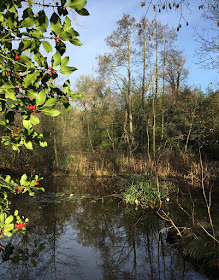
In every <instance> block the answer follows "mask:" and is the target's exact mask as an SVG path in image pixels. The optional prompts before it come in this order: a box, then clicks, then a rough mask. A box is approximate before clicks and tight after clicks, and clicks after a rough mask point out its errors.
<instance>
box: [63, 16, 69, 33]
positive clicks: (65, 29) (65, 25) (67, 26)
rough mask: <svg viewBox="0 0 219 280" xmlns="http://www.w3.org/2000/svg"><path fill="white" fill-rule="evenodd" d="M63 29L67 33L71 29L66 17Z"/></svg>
mask: <svg viewBox="0 0 219 280" xmlns="http://www.w3.org/2000/svg"><path fill="white" fill-rule="evenodd" d="M63 27H64V31H67V30H68V29H69V28H70V27H71V20H70V19H69V18H68V17H66V18H65V20H64V24H63Z"/></svg>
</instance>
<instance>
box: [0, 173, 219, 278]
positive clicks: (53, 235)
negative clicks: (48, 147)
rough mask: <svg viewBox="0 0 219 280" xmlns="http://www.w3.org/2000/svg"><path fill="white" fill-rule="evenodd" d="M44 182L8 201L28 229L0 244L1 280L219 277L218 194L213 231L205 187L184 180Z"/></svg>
mask: <svg viewBox="0 0 219 280" xmlns="http://www.w3.org/2000/svg"><path fill="white" fill-rule="evenodd" d="M157 179H158V181H157ZM41 184H42V186H43V187H44V188H45V190H46V191H45V193H38V194H37V195H36V196H35V197H29V196H28V195H26V194H22V195H19V196H17V197H15V198H12V201H11V202H12V203H11V211H12V212H13V211H14V210H15V209H19V212H20V213H22V215H24V217H28V218H29V223H28V224H27V231H26V233H25V234H24V235H23V234H22V233H20V234H18V235H13V236H12V237H4V236H3V238H2V239H1V248H0V254H1V264H0V267H1V279H2V280H4V279H5V280H10V279H25V280H28V279H34V280H37V279H40V280H42V279H51V280H53V279H54V280H55V279H66V280H68V279H69V280H74V279H75V280H78V279H82V280H92V279H94V280H98V279H100V280H101V279H104V280H116V279H124V280H129V279H130V280H131V279H136V280H140V279H151V280H156V279H159V280H170V279H177V280H178V279H182V280H183V279H184V280H190V279H191V280H194V279H197V280H202V279H203V280H204V279H219V278H217V275H218V274H217V273H218V271H219V259H218V256H219V246H218V242H217V240H218V233H219V217H218V215H217V208H218V195H219V193H217V192H216V190H215V191H213V192H212V193H211V208H210V210H211V212H210V213H211V216H210V217H211V219H212V221H213V228H212V227H211V223H210V222H209V215H208V214H209V211H208V209H207V208H206V201H205V199H203V190H202V188H198V189H194V188H193V189H192V188H191V187H188V186H186V185H184V186H183V183H182V182H181V183H179V182H172V181H164V180H161V179H160V178H153V179H150V178H149V177H148V176H147V175H144V176H137V177H133V178H130V177H129V178H128V177H118V176H117V177H107V178H101V177H99V178H98V177H95V178H94V177H93V178H90V177H70V176H63V175H62V176H48V177H46V178H45V180H44V181H42V183H41ZM206 194H207V195H209V190H206ZM208 198H209V196H208ZM208 201H209V200H208Z"/></svg>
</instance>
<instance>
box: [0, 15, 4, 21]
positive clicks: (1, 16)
mask: <svg viewBox="0 0 219 280" xmlns="http://www.w3.org/2000/svg"><path fill="white" fill-rule="evenodd" d="M0 21H1V22H3V21H4V16H3V14H2V13H0Z"/></svg>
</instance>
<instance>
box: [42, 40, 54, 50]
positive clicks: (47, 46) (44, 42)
mask: <svg viewBox="0 0 219 280" xmlns="http://www.w3.org/2000/svg"><path fill="white" fill-rule="evenodd" d="M42 43H43V47H44V50H45V51H46V52H47V53H49V52H52V46H51V45H50V43H49V42H47V41H42Z"/></svg>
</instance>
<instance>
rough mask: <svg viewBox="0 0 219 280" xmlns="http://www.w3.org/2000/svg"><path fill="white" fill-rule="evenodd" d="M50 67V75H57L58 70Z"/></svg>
mask: <svg viewBox="0 0 219 280" xmlns="http://www.w3.org/2000/svg"><path fill="white" fill-rule="evenodd" d="M48 69H49V71H50V72H49V76H50V77H52V75H55V73H56V71H55V70H52V67H48Z"/></svg>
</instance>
